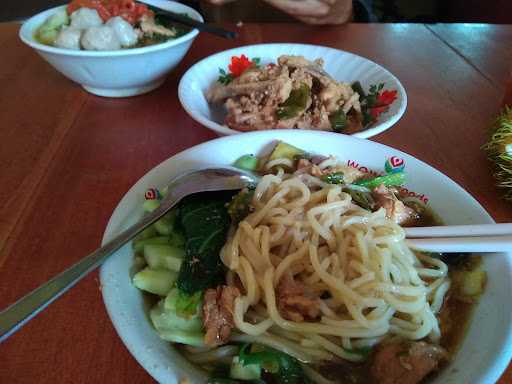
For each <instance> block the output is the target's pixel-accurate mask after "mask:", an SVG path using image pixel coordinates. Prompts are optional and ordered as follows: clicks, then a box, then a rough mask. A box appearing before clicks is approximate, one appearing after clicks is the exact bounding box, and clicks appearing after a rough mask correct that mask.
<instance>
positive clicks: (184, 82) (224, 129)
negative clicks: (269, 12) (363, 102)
mask: <svg viewBox="0 0 512 384" xmlns="http://www.w3.org/2000/svg"><path fill="white" fill-rule="evenodd" d="M283 45H286V46H297V47H301V48H304V49H308V48H322V49H326V50H330V51H337V52H341V53H343V54H347V55H350V56H353V57H357V58H360V59H363V60H365V61H367V62H369V63H371V64H372V65H374V66H375V67H376V68H379V70H382V71H384V72H385V73H387V75H389V77H390V78H391V79H393V80H394V81H395V83H396V86H397V88H398V92H399V94H400V96H402V98H401V105H400V107H399V109H398V111H397V112H396V113H395V114H394V115H393V116H391V117H390V118H389V120H388V121H386V122H383V123H379V124H377V125H376V126H374V127H370V128H368V129H365V130H362V131H359V132H356V133H353V134H350V135H349V136H353V137H358V138H361V139H367V138H370V137H373V136H375V135H378V134H379V133H382V132H384V131H386V130H388V129H390V128H391V127H393V126H394V125H395V124H396V123H398V121H399V120H400V119H401V118H402V117H403V115H404V114H405V112H406V110H407V101H408V99H407V92H406V91H405V87H404V86H403V84H402V83H401V81H400V80H399V79H398V77H396V76H395V75H394V74H393V73H392V72H391V71H390V70H388V69H387V68H386V67H384V66H382V65H381V64H379V63H376V62H375V61H373V60H370V59H368V58H367V57H364V56H361V55H358V54H356V53H353V52H350V51H346V50H343V49H339V48H334V47H329V46H325V45H318V44H303V43H260V44H249V45H242V46H239V47H235V48H230V49H226V50H224V51H221V52H216V53H214V54H212V55H209V56H207V57H204V58H202V59H201V60H199V61H197V62H196V63H194V65H192V66H191V67H190V68H188V69H187V71H186V72H185V73H184V74H183V76H182V77H181V79H180V82H179V84H178V99H179V100H180V104H181V106H182V107H183V109H184V110H185V111H186V112H187V113H188V115H189V116H190V117H192V118H193V119H194V120H196V121H197V122H198V123H200V124H202V125H204V126H205V127H207V128H209V129H211V130H213V131H215V132H217V133H219V134H221V135H237V134H240V133H246V132H245V131H237V130H235V129H231V128H229V127H228V126H226V125H222V124H220V123H218V122H216V121H214V120H211V119H209V118H207V117H204V116H203V115H202V114H200V113H198V112H196V111H194V108H193V107H192V106H191V105H189V104H188V103H187V102H186V101H185V96H184V95H185V88H186V86H188V85H189V84H190V83H191V82H192V80H191V78H192V75H191V73H192V72H193V71H194V69H195V68H196V67H198V66H199V65H201V64H202V63H204V62H205V61H208V60H214V59H215V58H217V57H219V56H223V55H229V54H232V53H234V52H238V51H240V50H243V49H251V48H259V47H262V48H264V47H269V48H271V47H282V46H283ZM269 130H271V129H267V131H269ZM311 130H312V129H311ZM248 132H254V131H248ZM325 132H329V131H325ZM338 134H339V133H338Z"/></svg>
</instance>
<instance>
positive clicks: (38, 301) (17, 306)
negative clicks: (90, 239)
mask: <svg viewBox="0 0 512 384" xmlns="http://www.w3.org/2000/svg"><path fill="white" fill-rule="evenodd" d="M179 200H180V198H179V197H176V198H175V199H172V202H170V203H169V204H165V205H164V206H161V207H160V208H158V209H156V210H155V211H153V212H152V213H150V214H149V215H147V216H145V217H144V218H143V219H142V220H140V221H139V222H138V223H136V224H134V225H132V226H131V227H130V228H128V229H126V230H125V231H123V232H121V233H120V234H119V235H118V236H116V237H115V238H113V239H112V240H111V241H109V242H108V243H106V244H105V245H104V246H103V247H101V248H98V249H97V250H96V251H94V252H92V253H90V254H89V255H87V256H86V257H84V258H83V259H82V260H80V261H79V262H78V263H76V264H74V265H73V266H71V267H70V268H68V269H66V270H65V271H63V272H61V273H60V274H58V275H57V276H55V277H53V278H52V279H51V280H49V281H48V282H46V283H44V284H43V285H41V286H40V287H38V288H36V289H35V290H33V291H32V292H30V293H28V294H27V295H25V296H23V297H22V298H21V299H19V300H18V301H16V302H15V303H14V304H11V305H10V306H9V307H7V308H6V309H5V310H3V311H2V312H0V343H1V342H2V341H4V340H5V339H7V338H8V337H9V336H10V335H12V334H13V333H14V332H16V331H17V330H18V329H19V328H21V327H22V326H23V325H24V324H25V323H26V322H28V321H29V320H30V319H32V318H33V317H34V316H36V315H37V314H38V313H39V312H41V311H42V310H43V309H45V308H46V307H47V306H48V305H49V304H51V303H52V302H53V301H54V300H56V299H57V298H58V297H60V296H61V295H62V294H63V293H65V292H66V291H67V290H68V289H70V288H72V287H73V286H74V285H75V284H76V283H78V282H79V281H80V280H82V279H83V278H84V277H85V276H87V274H89V272H91V271H93V270H94V269H96V268H97V267H98V266H100V265H101V264H102V263H103V262H104V261H105V260H106V259H107V258H108V257H109V256H110V255H111V254H112V253H114V252H115V251H117V250H118V249H119V248H121V246H123V245H124V244H125V243H127V242H128V241H129V240H130V239H132V238H133V237H134V236H136V235H137V234H138V233H139V232H141V231H142V230H144V229H145V228H146V227H148V226H149V225H151V224H152V223H153V222H155V221H156V220H158V219H159V218H160V217H162V216H163V215H164V214H165V213H166V212H168V211H169V210H170V209H171V208H172V207H173V206H174V205H176V203H177V202H178V201H179Z"/></svg>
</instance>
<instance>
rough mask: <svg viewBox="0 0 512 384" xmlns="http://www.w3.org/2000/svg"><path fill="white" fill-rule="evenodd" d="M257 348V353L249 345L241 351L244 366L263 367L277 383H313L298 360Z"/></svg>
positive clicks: (264, 348)
mask: <svg viewBox="0 0 512 384" xmlns="http://www.w3.org/2000/svg"><path fill="white" fill-rule="evenodd" d="M257 347H258V348H257V349H258V351H257V352H250V351H249V344H245V345H244V346H243V347H242V348H241V349H240V353H239V360H240V362H241V363H242V364H243V365H253V364H256V365H261V366H262V367H263V368H264V369H265V370H266V371H268V372H269V373H270V374H271V375H272V378H273V379H274V380H275V382H277V383H282V384H309V383H311V381H310V380H309V379H308V378H307V377H306V375H305V374H304V370H303V369H302V366H301V365H300V363H299V361H298V360H297V359H295V358H293V357H292V356H290V355H287V354H285V353H283V352H279V351H277V350H275V349H272V348H269V347H263V346H257Z"/></svg>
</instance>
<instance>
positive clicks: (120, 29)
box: [105, 16, 138, 47]
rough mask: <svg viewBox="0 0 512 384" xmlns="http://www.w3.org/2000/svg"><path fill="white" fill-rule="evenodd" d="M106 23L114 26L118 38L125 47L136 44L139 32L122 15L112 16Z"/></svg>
mask: <svg viewBox="0 0 512 384" xmlns="http://www.w3.org/2000/svg"><path fill="white" fill-rule="evenodd" d="M105 25H107V26H109V27H110V28H112V29H113V30H114V32H115V34H116V36H117V39H118V40H119V42H120V43H121V45H122V46H123V47H130V46H132V45H135V44H136V43H137V40H138V36H137V32H135V29H133V27H132V26H131V24H130V23H129V22H127V21H126V20H125V19H123V18H122V17H120V16H116V17H113V18H111V19H110V20H109V21H107V22H106V23H105Z"/></svg>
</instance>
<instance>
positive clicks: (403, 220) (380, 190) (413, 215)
mask: <svg viewBox="0 0 512 384" xmlns="http://www.w3.org/2000/svg"><path fill="white" fill-rule="evenodd" d="M372 196H373V198H374V199H375V202H376V204H377V206H378V207H381V208H384V209H385V210H386V216H387V217H388V218H389V219H391V220H393V221H394V222H395V223H397V224H399V225H408V224H411V223H413V222H414V221H415V220H417V219H418V217H419V215H418V213H417V212H416V211H415V210H414V209H412V208H410V207H408V206H406V205H405V204H404V203H403V202H402V201H400V200H398V198H397V197H396V196H395V194H394V193H393V192H392V191H391V190H390V189H389V188H388V187H386V186H385V185H384V184H381V185H379V186H378V187H377V188H375V189H374V190H373V191H372Z"/></svg>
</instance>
